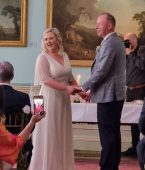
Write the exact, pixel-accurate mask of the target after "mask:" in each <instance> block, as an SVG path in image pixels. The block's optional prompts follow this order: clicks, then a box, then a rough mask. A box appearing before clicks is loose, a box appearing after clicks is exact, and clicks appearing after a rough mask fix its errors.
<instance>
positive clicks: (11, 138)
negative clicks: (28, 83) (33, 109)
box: [0, 86, 45, 170]
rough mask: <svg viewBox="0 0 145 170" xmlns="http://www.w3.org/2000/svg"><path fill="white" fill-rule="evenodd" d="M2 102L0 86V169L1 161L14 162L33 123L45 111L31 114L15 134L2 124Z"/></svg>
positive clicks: (0, 167) (0, 169)
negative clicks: (22, 128)
mask: <svg viewBox="0 0 145 170" xmlns="http://www.w3.org/2000/svg"><path fill="white" fill-rule="evenodd" d="M3 103H4V101H3V91H2V88H1V86H0V170H2V169H3V167H2V166H3V163H2V161H6V162H7V163H9V164H14V163H15V162H16V160H17V157H18V154H19V152H20V150H21V148H22V146H23V144H24V143H25V142H26V141H27V140H28V138H29V136H30V134H31V132H32V129H33V128H34V125H35V123H36V122H38V121H40V120H41V119H42V118H43V117H44V116H45V113H44V114H43V115H42V114H35V115H33V116H32V118H31V120H30V121H29V123H28V124H27V125H26V127H25V128H24V130H23V131H22V132H21V133H20V134H19V135H18V136H16V135H13V134H12V133H10V132H9V131H7V130H6V128H5V126H4V121H5V120H4V117H5V116H4V114H3V113H4V112H3Z"/></svg>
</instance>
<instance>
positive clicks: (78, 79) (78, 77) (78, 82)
mask: <svg viewBox="0 0 145 170" xmlns="http://www.w3.org/2000/svg"><path fill="white" fill-rule="evenodd" d="M80 80H81V75H80V74H79V75H78V76H77V84H78V85H80Z"/></svg>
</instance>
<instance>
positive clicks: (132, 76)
mask: <svg viewBox="0 0 145 170" xmlns="http://www.w3.org/2000/svg"><path fill="white" fill-rule="evenodd" d="M144 83H145V46H141V47H140V48H139V50H138V52H136V51H134V52H132V53H130V54H129V55H128V56H127V57H126V85H127V86H131V85H140V84H144Z"/></svg>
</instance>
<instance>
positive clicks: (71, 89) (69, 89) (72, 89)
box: [67, 85, 90, 101]
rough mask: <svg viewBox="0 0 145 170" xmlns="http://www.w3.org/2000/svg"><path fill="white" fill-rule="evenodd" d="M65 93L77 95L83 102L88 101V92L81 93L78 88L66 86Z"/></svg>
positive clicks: (80, 89)
mask: <svg viewBox="0 0 145 170" xmlns="http://www.w3.org/2000/svg"><path fill="white" fill-rule="evenodd" d="M67 92H68V93H69V94H71V95H75V94H76V93H77V94H78V95H79V96H80V97H81V98H82V99H84V100H85V101H90V92H85V91H83V90H82V88H81V87H80V86H77V85H68V86H67Z"/></svg>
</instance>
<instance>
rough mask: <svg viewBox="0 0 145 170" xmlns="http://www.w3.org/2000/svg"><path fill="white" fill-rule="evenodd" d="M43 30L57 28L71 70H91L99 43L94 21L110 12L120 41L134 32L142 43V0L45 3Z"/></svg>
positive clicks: (144, 39) (52, 0)
mask: <svg viewBox="0 0 145 170" xmlns="http://www.w3.org/2000/svg"><path fill="white" fill-rule="evenodd" d="M46 2H47V9H46V10H47V11H46V27H51V26H53V27H57V28H58V29H59V31H60V33H61V35H62V38H63V44H64V48H65V51H66V52H67V53H68V55H69V57H70V60H71V63H72V65H73V66H90V65H91V63H92V61H93V59H94V57H95V53H96V48H97V47H98V46H99V45H100V43H101V41H102V39H101V38H99V37H98V36H97V35H96V30H95V28H96V18H97V16H98V15H99V14H100V13H102V12H109V13H111V14H113V15H114V16H115V18H116V21H117V24H116V32H117V33H118V35H119V36H120V37H121V38H122V37H123V35H124V34H125V33H127V32H135V33H136V34H137V35H138V37H139V39H140V41H142V42H145V24H144V23H145V10H144V6H145V0H133V1H131V0H125V1H122V0H117V1H116V0H107V1H106V0H61V1H60V0H47V1H46Z"/></svg>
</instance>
